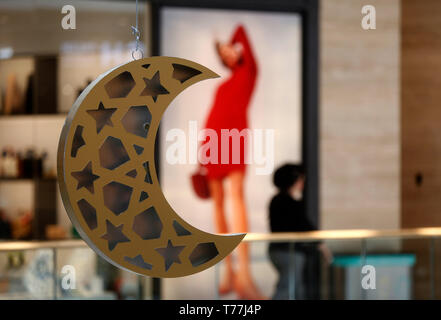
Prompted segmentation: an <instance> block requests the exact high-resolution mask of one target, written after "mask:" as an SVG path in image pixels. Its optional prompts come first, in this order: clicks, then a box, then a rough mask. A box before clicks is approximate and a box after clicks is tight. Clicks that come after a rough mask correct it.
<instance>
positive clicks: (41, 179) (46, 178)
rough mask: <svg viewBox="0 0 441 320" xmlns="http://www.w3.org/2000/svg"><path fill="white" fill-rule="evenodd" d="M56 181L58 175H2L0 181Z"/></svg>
mask: <svg viewBox="0 0 441 320" xmlns="http://www.w3.org/2000/svg"><path fill="white" fill-rule="evenodd" d="M36 180H38V181H55V180H57V178H56V177H42V178H8V177H0V182H11V181H12V182H13V181H17V182H25V181H29V182H34V181H36Z"/></svg>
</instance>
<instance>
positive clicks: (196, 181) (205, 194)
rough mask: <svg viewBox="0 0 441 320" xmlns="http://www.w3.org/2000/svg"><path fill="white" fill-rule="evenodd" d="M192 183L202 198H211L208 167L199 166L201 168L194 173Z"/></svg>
mask: <svg viewBox="0 0 441 320" xmlns="http://www.w3.org/2000/svg"><path fill="white" fill-rule="evenodd" d="M191 184H192V186H193V190H194V192H195V193H196V195H197V196H198V197H199V198H201V199H208V198H210V188H209V187H208V178H207V169H205V168H203V167H199V169H198V170H197V171H196V172H195V173H194V174H192V176H191Z"/></svg>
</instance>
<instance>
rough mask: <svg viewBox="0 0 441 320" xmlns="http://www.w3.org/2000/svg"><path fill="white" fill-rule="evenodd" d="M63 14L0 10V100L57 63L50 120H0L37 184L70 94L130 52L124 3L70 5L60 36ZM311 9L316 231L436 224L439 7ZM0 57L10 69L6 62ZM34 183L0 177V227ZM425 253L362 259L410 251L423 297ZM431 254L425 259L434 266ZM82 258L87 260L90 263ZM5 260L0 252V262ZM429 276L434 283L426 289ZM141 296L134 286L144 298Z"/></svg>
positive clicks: (336, 5) (11, 7)
mask: <svg viewBox="0 0 441 320" xmlns="http://www.w3.org/2000/svg"><path fill="white" fill-rule="evenodd" d="M142 2H143V4H142V5H141V11H140V12H141V16H140V24H141V30H142V36H143V39H142V40H143V43H144V45H145V48H144V51H145V52H146V54H147V55H148V54H149V52H150V50H151V48H150V47H149V44H150V43H151V37H150V29H149V26H150V20H149V19H150V10H149V6H148V5H146V4H145V2H144V1H142ZM65 4H71V3H68V2H67V1H58V0H57V1H30V0H25V1H8V0H6V1H0V58H1V59H0V90H1V91H2V93H3V95H4V90H5V86H6V83H7V81H8V80H7V76H8V75H9V74H10V70H14V71H15V73H16V74H17V84H18V88H19V90H20V92H21V93H22V94H23V93H24V91H25V88H26V81H27V78H28V75H29V74H30V73H31V70H32V69H33V61H34V60H33V57H35V56H41V55H44V56H56V57H57V89H56V104H57V110H56V113H55V114H45V115H42V114H38V115H7V116H6V115H2V116H0V149H3V148H5V147H7V146H13V148H14V149H15V150H16V151H20V152H24V151H25V150H26V149H27V148H29V147H32V148H34V149H35V150H36V151H37V152H38V153H39V154H41V153H42V152H46V153H47V156H46V158H45V159H46V160H45V161H44V166H43V176H44V177H45V178H47V180H48V181H46V182H48V183H49V184H50V183H51V181H52V182H53V183H55V178H54V177H55V174H56V151H57V143H58V139H59V133H60V132H61V128H62V126H63V123H64V119H65V116H66V112H67V111H68V110H69V108H70V107H71V105H72V103H73V102H74V100H75V98H76V96H77V93H78V90H81V88H84V87H85V86H86V85H87V81H88V80H89V79H90V80H92V79H95V78H96V76H97V75H99V74H101V73H102V72H104V71H106V70H108V69H109V68H111V67H113V66H115V65H118V64H121V63H124V62H126V61H130V60H131V50H132V48H133V46H134V42H133V37H132V35H131V34H130V32H129V26H130V25H132V24H133V23H134V20H135V15H134V12H135V3H134V1H72V4H73V5H74V6H75V8H76V10H77V15H76V18H77V21H76V25H77V29H76V30H70V31H69V30H63V29H62V28H61V27H60V21H61V17H62V14H61V13H60V9H61V7H62V6H63V5H65ZM366 4H369V5H374V6H375V8H376V14H377V20H376V30H363V29H362V28H361V26H360V21H361V18H362V15H361V8H362V6H363V5H366ZM319 8H320V11H319V36H320V39H319V53H320V59H319V79H320V82H319V145H318V148H319V165H320V167H319V186H320V189H319V205H320V213H319V218H320V221H319V225H320V229H324V230H334V229H378V230H384V229H401V228H415V227H438V226H440V225H441V214H440V211H441V202H440V201H439V194H440V191H441V161H440V157H441V140H440V139H439V133H438V130H439V129H438V128H439V123H441V112H440V109H439V101H441V93H440V90H439V87H440V81H441V80H440V79H441V78H440V76H439V74H441V56H440V55H439V52H440V49H441V14H440V13H441V3H440V2H439V1H437V0H423V1H413V0H401V1H400V0H389V1H381V0H369V1H365V0H355V1H354V0H321V1H319ZM43 44H44V45H43ZM10 49H12V50H13V55H14V57H13V58H12V59H10V58H9V57H8V55H9V53H10ZM15 56H17V57H15ZM34 183H35V181H34V179H11V178H7V179H5V178H1V179H0V208H1V209H2V210H3V211H4V212H5V213H6V214H7V216H8V217H9V218H10V219H12V220H14V219H18V218H19V217H21V216H23V215H24V214H26V213H27V212H32V211H34V209H35V202H34V192H35V189H34ZM271 192H272V190H271ZM54 199H56V204H55V207H56V210H55V211H56V213H55V215H56V224H57V225H58V226H59V227H60V228H58V229H55V230H54V231H53V233H54V234H53V237H54V238H58V237H63V234H62V233H63V232H62V230H65V232H66V237H69V236H70V232H71V230H70V229H71V225H70V221H69V218H68V216H67V214H66V212H65V210H64V207H63V205H62V203H61V199H60V196H59V194H58V191H56V196H55V198H54ZM177 211H178V212H179V210H177ZM252 231H253V230H252ZM259 231H262V230H259ZM60 233H61V234H60ZM266 245H267V244H265V243H259V244H256V248H257V247H258V246H261V247H260V249H259V248H257V249H256V248H255V249H253V250H254V251H256V252H258V255H259V256H261V252H263V251H264V250H263V249H262V248H264V246H266ZM329 246H330V247H331V249H332V250H333V251H334V253H339V252H340V253H345V252H355V251H357V250H360V243H359V242H357V241H339V242H330V243H329ZM425 246H426V242H423V241H418V240H414V241H406V242H402V241H399V240H395V239H391V240H387V241H377V242H372V243H371V245H370V247H369V250H372V251H375V252H388V253H391V252H392V253H393V252H405V251H412V250H417V251H418V252H419V254H418V259H417V263H416V265H415V266H414V271H413V276H414V288H413V297H414V298H428V297H430V295H429V291H430V290H429V289H428V288H429V286H430V285H429V283H428V278H429V267H428V263H427V261H428V255H429V253H428V250H420V249H421V248H422V247H424V248H425ZM439 248H441V246H437V247H436V259H437V261H438V260H439V258H440V257H441V251H440V249H439ZM87 252H88V253H87V254H88V256H87V254H86V256H87V257H90V256H91V255H92V253H91V252H89V251H87ZM65 254H66V258H65V259H66V261H71V260H72V261H74V262H72V264H74V265H76V266H78V268H81V270H83V273H81V274H82V276H81V278H82V279H83V280H81V281H83V282H87V281H89V280H90V279H91V278H93V276H94V275H93V268H91V267H90V265H88V264H87V263H85V262H81V261H83V260H82V259H74V258H72V254H70V253H67V252H66V253H65ZM80 256H81V255H80ZM83 256H84V255H83ZM83 256H82V257H83ZM6 260H7V257H6V255H5V254H1V253H0V264H4V263H6V262H5V261H6ZM80 260H81V261H80ZM85 260H89V262H88V263H90V261H91V259H85ZM80 265H82V266H80ZM265 265H266V267H265ZM268 266H269V262H268V261H263V262H256V266H255V267H253V268H255V269H254V271H253V272H254V273H255V277H256V279H257V283H258V285H259V286H261V287H262V288H263V290H264V293H265V294H267V295H270V292H271V290H272V286H273V285H274V281H275V278H276V275H275V273H274V272H272V273H271V272H270V273H269V274H268V275H267V273H266V271H265V270H268V268H269V267H268ZM262 270H264V271H262ZM214 273H215V270H214V269H210V270H207V271H204V272H202V273H201V274H198V275H194V276H190V277H186V278H182V279H167V280H164V281H163V287H164V289H165V290H164V291H163V293H162V298H165V299H167V298H168V299H180V298H189V299H198V298H203V299H206V298H215V297H216V294H215V289H214V287H215V277H214ZM263 275H264V276H263ZM440 277H441V274H438V275H437V279H436V280H437V283H439V281H440V280H441V279H440ZM124 279H126V281H127V283H130V284H131V286H132V287H136V286H137V285H138V284H137V281H138V280H139V279H138V277H136V276H133V275H131V274H129V273H125V272H124ZM144 280H146V279H143V281H144ZM196 281H198V282H199V283H203V284H204V285H203V287H201V288H202V289H201V290H198V291H196V290H192V289H191V288H192V283H193V284H194V283H197V282H196ZM149 286H150V284H149V282H147V281H145V288H144V289H145V290H146V291H148V287H149ZM129 287H130V286H129ZM167 288H168V289H167ZM436 297H438V298H439V297H441V289H437V291H436Z"/></svg>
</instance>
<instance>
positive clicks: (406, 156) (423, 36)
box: [401, 0, 441, 228]
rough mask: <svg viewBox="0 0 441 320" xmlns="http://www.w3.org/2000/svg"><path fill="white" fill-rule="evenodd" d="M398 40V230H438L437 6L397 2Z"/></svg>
mask: <svg viewBox="0 0 441 320" xmlns="http://www.w3.org/2000/svg"><path fill="white" fill-rule="evenodd" d="M401 37H402V60H401V61H402V70H401V100H402V113H401V114H402V116H401V127H402V130H401V148H402V152H401V162H402V181H401V196H402V216H401V226H402V227H403V228H412V227H434V226H441V133H440V129H441V1H439V0H424V1H414V0H403V1H402V28H401ZM418 174H420V175H421V177H422V182H421V184H420V185H418V184H417V183H416V182H417V181H416V180H417V175H418Z"/></svg>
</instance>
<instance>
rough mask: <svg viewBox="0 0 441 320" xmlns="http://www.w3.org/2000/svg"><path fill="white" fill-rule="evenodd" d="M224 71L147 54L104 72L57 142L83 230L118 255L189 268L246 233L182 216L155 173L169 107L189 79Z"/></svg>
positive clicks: (128, 260)
mask: <svg viewBox="0 0 441 320" xmlns="http://www.w3.org/2000/svg"><path fill="white" fill-rule="evenodd" d="M216 77H218V75H217V74H216V73H214V72H212V71H211V70H209V69H208V68H206V67H204V66H202V65H199V64H197V63H195V62H192V61H188V60H184V59H179V58H172V57H150V58H144V59H139V60H135V61H132V62H129V63H126V64H123V65H121V66H118V67H116V68H114V69H112V70H110V71H108V72H106V73H104V74H102V75H100V76H99V77H98V78H97V79H96V80H95V81H93V82H92V83H91V84H90V85H89V86H88V87H87V88H86V89H85V90H84V91H83V92H82V93H81V95H80V96H79V97H78V99H77V100H76V101H75V103H74V105H73V107H72V109H71V110H70V112H69V114H68V116H67V119H66V122H65V124H64V127H63V129H62V132H61V137H60V141H59V145H58V159H57V162H58V164H57V167H58V181H59V186H60V191H61V196H62V199H63V203H64V206H65V208H66V211H67V213H68V215H69V218H70V220H71V221H72V223H73V225H74V227H75V228H76V230H77V231H78V233H79V234H80V235H81V237H82V238H83V239H84V240H85V241H86V243H87V244H88V245H89V246H90V247H91V248H92V249H93V250H94V251H95V252H96V253H98V254H99V255H100V256H102V257H103V258H104V259H106V260H107V261H109V262H110V263H112V264H114V265H116V266H118V267H120V268H123V269H126V270H130V271H133V272H135V273H138V274H143V275H147V276H151V277H182V276H187V275H190V274H193V273H197V272H200V271H202V270H205V269H207V268H209V267H211V266H213V265H214V264H216V263H217V262H219V261H220V260H222V259H223V258H224V257H226V256H227V255H228V254H229V253H231V251H232V250H233V249H234V248H235V247H236V246H237V245H238V244H239V243H240V242H241V241H242V239H243V237H244V236H245V234H229V235H216V234H211V233H207V232H204V231H201V230H199V229H197V228H195V227H193V226H192V225H190V224H189V223H188V222H186V221H184V220H183V219H182V218H181V217H180V216H179V215H178V214H177V213H176V212H175V211H174V210H173V209H172V207H171V206H170V205H169V203H168V202H167V200H166V198H165V196H164V194H163V193H162V190H161V187H160V184H159V181H158V177H157V174H156V168H155V139H156V135H157V131H158V127H159V123H160V121H161V117H162V115H163V113H164V111H165V110H166V109H167V107H168V106H169V104H170V103H171V102H172V100H173V99H174V98H175V97H176V96H177V95H178V94H179V93H180V92H182V91H183V90H184V89H185V88H187V87H189V86H191V85H193V84H195V83H197V82H199V81H202V80H205V79H210V78H216Z"/></svg>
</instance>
